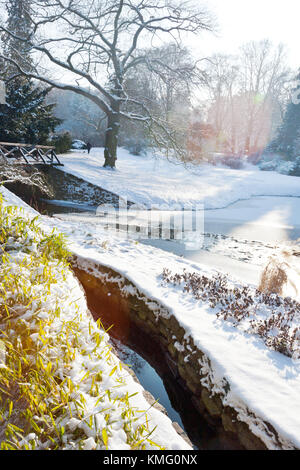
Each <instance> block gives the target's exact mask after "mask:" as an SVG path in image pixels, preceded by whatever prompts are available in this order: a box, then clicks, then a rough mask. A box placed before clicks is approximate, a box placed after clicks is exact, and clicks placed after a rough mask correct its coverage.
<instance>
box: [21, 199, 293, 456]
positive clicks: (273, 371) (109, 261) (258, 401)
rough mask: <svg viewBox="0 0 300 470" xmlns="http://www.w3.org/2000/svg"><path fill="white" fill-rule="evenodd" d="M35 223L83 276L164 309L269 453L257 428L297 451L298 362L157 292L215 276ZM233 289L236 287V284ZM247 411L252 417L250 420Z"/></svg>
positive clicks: (186, 300)
mask: <svg viewBox="0 0 300 470" xmlns="http://www.w3.org/2000/svg"><path fill="white" fill-rule="evenodd" d="M14 200H15V199H14ZM12 202H13V201H12ZM41 221H42V225H43V226H46V227H48V229H49V227H50V228H52V227H56V228H57V229H58V230H59V231H61V232H63V233H65V234H66V235H67V236H68V237H69V249H71V250H72V251H73V252H74V253H75V254H77V255H78V256H79V257H81V259H82V264H83V265H85V266H86V267H87V268H88V267H93V266H94V265H95V264H96V265H97V263H98V264H100V265H104V266H108V267H111V268H113V269H114V270H115V271H117V272H119V273H120V274H121V275H123V276H125V277H126V278H127V279H129V280H130V281H132V282H133V284H134V285H135V286H136V287H137V288H138V290H139V292H140V293H141V294H142V295H145V297H147V298H149V299H150V300H151V299H152V300H155V301H157V302H159V303H160V304H161V305H163V306H165V307H166V308H167V309H168V311H169V312H170V313H172V314H173V315H174V316H175V317H176V318H177V320H178V321H179V323H180V324H181V325H182V326H183V327H184V329H185V331H186V335H187V336H189V335H190V336H192V337H193V340H194V342H195V344H196V345H197V346H198V347H199V349H200V350H202V351H203V352H205V353H206V354H207V356H208V357H209V359H210V361H211V368H212V373H211V380H212V382H213V383H214V391H215V392H222V393H224V381H223V378H224V377H226V379H227V380H228V382H229V383H230V391H229V392H228V393H226V395H225V400H226V403H227V404H228V405H229V406H232V407H234V408H235V409H236V410H238V412H239V418H240V419H241V420H242V421H245V422H247V423H248V425H249V427H250V429H251V430H252V431H253V432H254V434H256V435H258V436H260V437H261V439H262V440H263V441H264V442H265V443H266V444H267V446H268V448H274V447H275V444H274V440H273V439H272V436H270V435H269V434H268V433H266V432H265V428H264V424H263V421H267V422H269V423H270V424H271V425H273V427H274V428H275V429H276V431H277V432H278V433H279V436H280V439H281V441H282V445H283V446H284V447H285V448H289V447H290V445H291V444H292V445H294V446H296V447H297V448H300V437H299V436H300V419H299V409H300V363H299V361H298V360H293V359H292V358H289V357H287V356H284V355H282V354H280V353H278V352H276V351H273V350H271V349H270V348H268V347H267V346H266V345H265V344H264V341H263V340H262V339H261V338H259V337H258V336H256V335H254V334H249V332H247V331H243V329H242V328H236V327H235V326H233V325H231V324H230V323H228V322H224V321H223V320H220V319H218V318H217V317H216V310H215V309H212V308H210V307H209V305H208V304H206V303H204V302H199V301H196V300H195V299H194V298H193V297H192V296H191V295H183V293H182V289H181V288H180V287H178V288H170V287H166V286H165V285H163V284H162V277H161V275H162V271H163V269H164V268H166V267H167V268H168V269H170V270H171V271H172V272H174V273H176V272H182V271H183V269H184V268H185V269H186V270H187V271H189V272H197V273H199V274H206V275H207V276H211V275H212V274H213V272H214V270H213V269H209V268H208V267H204V266H203V265H201V264H198V263H194V262H192V261H188V260H184V259H182V258H178V257H177V256H175V255H173V254H170V253H167V252H164V251H161V250H157V249H156V248H154V247H151V246H145V245H143V244H137V243H136V242H135V241H130V240H120V238H118V237H114V236H113V235H112V234H110V233H108V232H105V231H103V228H101V227H100V226H98V225H95V226H92V225H90V226H87V225H83V224H80V223H76V222H69V221H62V220H58V219H55V218H48V217H41ZM232 282H233V285H236V286H238V285H239V284H240V282H239V279H235V280H234V279H232ZM299 314H300V312H297V316H296V322H298V321H299ZM247 410H251V411H252V412H253V413H255V416H250V415H249V414H248V411H247Z"/></svg>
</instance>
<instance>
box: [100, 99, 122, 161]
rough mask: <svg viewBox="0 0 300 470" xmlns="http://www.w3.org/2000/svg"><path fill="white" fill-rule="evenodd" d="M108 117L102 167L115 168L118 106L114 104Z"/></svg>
mask: <svg viewBox="0 0 300 470" xmlns="http://www.w3.org/2000/svg"><path fill="white" fill-rule="evenodd" d="M112 108H113V111H112V112H111V113H109V115H108V121H107V129H106V134H105V146H104V159H105V161H104V167H110V168H115V166H116V160H117V148H118V135H119V128H120V114H119V113H120V106H119V103H115V104H114V106H113V107H112Z"/></svg>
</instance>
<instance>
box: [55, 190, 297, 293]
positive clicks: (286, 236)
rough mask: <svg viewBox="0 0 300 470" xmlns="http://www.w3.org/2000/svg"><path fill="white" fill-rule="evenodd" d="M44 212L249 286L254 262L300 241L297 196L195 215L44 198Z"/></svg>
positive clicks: (243, 202) (241, 203)
mask: <svg viewBox="0 0 300 470" xmlns="http://www.w3.org/2000/svg"><path fill="white" fill-rule="evenodd" d="M47 212H48V213H49V214H51V215H55V216H56V217H58V218H60V219H63V220H70V221H73V222H74V221H77V222H79V223H84V224H93V225H94V224H96V225H99V226H100V227H101V228H103V230H105V231H109V230H113V231H114V232H115V233H117V234H118V236H120V237H130V238H134V239H136V240H138V241H139V242H141V243H144V244H147V245H152V246H155V247H157V248H160V249H162V250H165V251H169V252H172V253H174V254H176V255H178V256H182V257H184V258H187V259H190V260H193V261H195V262H199V263H201V264H205V265H208V266H210V267H214V268H215V269H218V270H220V271H223V272H225V273H229V274H230V275H232V276H234V277H237V278H239V279H240V280H242V281H245V282H250V283H254V284H257V283H258V281H259V277H260V273H261V269H258V266H259V267H261V266H262V265H263V264H264V262H265V260H266V259H267V257H268V256H269V255H270V254H272V252H273V251H274V247H276V246H277V245H284V244H286V243H291V242H295V241H296V240H298V239H300V198H296V197H269V196H260V197H254V198H251V199H247V200H241V201H238V202H236V203H234V204H231V205H230V206H228V207H227V208H225V209H214V210H203V211H199V212H198V213H197V216H195V213H192V212H191V211H188V212H186V213H185V214H184V216H182V213H181V212H178V211H177V212H175V211H145V210H136V209H134V208H132V209H130V210H129V212H128V211H127V210H125V209H121V210H120V211H118V212H117V211H116V210H115V209H114V208H111V209H109V210H108V212H105V211H104V209H101V210H100V211H97V213H96V208H95V207H91V206H87V205H80V204H73V203H72V202H68V201H51V202H50V201H48V202H47ZM183 217H184V224H183V225H182V220H183ZM195 217H196V219H195ZM195 220H196V221H195ZM150 225H151V230H150V229H149V227H150ZM170 227H171V229H170ZM181 232H183V233H181Z"/></svg>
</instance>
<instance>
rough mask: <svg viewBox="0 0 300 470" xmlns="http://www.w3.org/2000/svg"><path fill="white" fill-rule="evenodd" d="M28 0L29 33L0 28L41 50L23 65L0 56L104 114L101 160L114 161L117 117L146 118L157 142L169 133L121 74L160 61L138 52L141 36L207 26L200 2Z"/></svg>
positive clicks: (144, 39)
mask: <svg viewBox="0 0 300 470" xmlns="http://www.w3.org/2000/svg"><path fill="white" fill-rule="evenodd" d="M31 4H32V5H31V10H30V19H31V24H32V31H31V34H30V35H29V36H28V35H26V37H24V36H22V35H20V36H16V35H15V34H14V33H13V32H12V31H11V30H10V29H9V28H8V27H7V26H6V25H5V24H2V25H1V26H0V31H2V32H3V33H5V34H6V35H9V36H12V37H14V39H16V40H17V41H23V42H25V43H26V44H27V46H29V47H30V51H31V53H32V54H35V55H36V57H40V59H41V61H40V63H39V66H37V67H36V69H35V71H34V72H30V73H29V72H26V70H24V69H23V68H22V67H21V66H20V64H19V63H18V61H17V60H15V59H12V58H9V57H6V56H5V54H1V55H0V57H2V58H3V59H4V60H6V61H8V62H10V63H13V65H14V66H15V67H16V68H17V70H18V73H20V74H22V75H25V76H27V77H31V78H34V79H37V80H39V81H41V82H44V83H46V84H48V85H50V86H54V87H57V88H60V89H64V90H71V91H74V92H75V93H79V94H81V95H82V96H85V97H86V98H88V99H89V100H91V101H92V102H94V103H95V104H97V106H99V108H100V109H101V110H102V111H103V113H105V115H106V116H107V131H106V138H105V150H104V157H105V163H104V166H109V167H114V166H115V161H116V158H117V143H118V132H119V126H120V118H121V117H124V118H126V119H130V120H134V121H137V122H142V123H143V124H144V125H146V126H148V128H149V131H150V132H152V134H153V135H154V137H155V139H156V143H157V145H161V146H166V145H167V142H170V141H172V132H171V131H170V130H169V129H168V126H167V125H165V123H164V121H163V120H162V119H159V118H154V117H153V116H152V114H151V111H150V110H149V108H148V107H147V106H146V105H145V104H144V103H143V102H141V101H139V100H137V99H134V98H132V97H129V96H128V95H127V94H126V92H125V91H124V86H123V85H124V80H125V78H126V76H127V74H129V72H130V70H131V69H133V68H135V67H136V66H138V65H139V64H142V63H147V66H148V67H149V68H151V69H152V70H153V71H155V69H156V68H157V67H158V65H159V68H160V69H162V68H163V67H164V64H163V62H161V61H160V59H159V58H156V57H155V55H153V56H152V57H151V58H149V57H148V56H145V55H144V53H143V47H144V46H145V45H146V44H153V45H154V46H156V45H157V44H159V42H162V41H165V40H166V38H170V37H171V38H172V39H173V40H175V41H176V40H177V41H180V35H181V34H186V33H194V34H197V33H199V32H201V31H211V30H212V28H213V24H212V19H211V17H210V15H209V14H208V12H207V11H206V9H205V8H198V9H195V7H193V6H191V5H192V4H191V3H190V1H189V0H89V1H86V0H40V1H38V0H33V1H32V2H31ZM193 5H195V3H193ZM49 70H60V71H63V72H64V73H65V74H67V76H68V80H67V81H68V83H67V84H66V83H61V81H58V80H55V79H53V78H49ZM177 72H178V69H175V70H174V74H176V73H177ZM65 80H66V79H65ZM87 85H88V86H89V87H90V88H89V89H87V88H86V86H87ZM127 106H129V109H130V110H131V111H127ZM132 108H134V109H135V111H132Z"/></svg>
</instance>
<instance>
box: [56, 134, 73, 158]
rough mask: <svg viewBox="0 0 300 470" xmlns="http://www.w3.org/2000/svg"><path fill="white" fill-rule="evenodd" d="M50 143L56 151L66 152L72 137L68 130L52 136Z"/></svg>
mask: <svg viewBox="0 0 300 470" xmlns="http://www.w3.org/2000/svg"><path fill="white" fill-rule="evenodd" d="M52 145H54V146H55V151H56V153H66V152H68V150H70V148H71V147H72V138H71V135H70V134H69V132H65V133H64V134H59V135H55V136H54V137H53V138H52Z"/></svg>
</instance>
